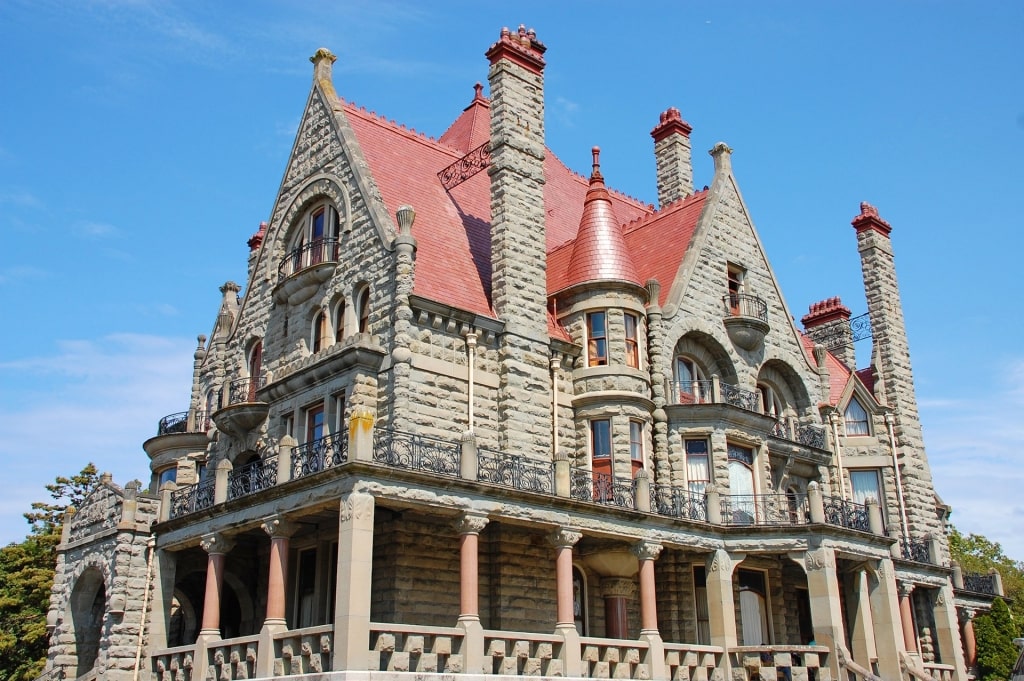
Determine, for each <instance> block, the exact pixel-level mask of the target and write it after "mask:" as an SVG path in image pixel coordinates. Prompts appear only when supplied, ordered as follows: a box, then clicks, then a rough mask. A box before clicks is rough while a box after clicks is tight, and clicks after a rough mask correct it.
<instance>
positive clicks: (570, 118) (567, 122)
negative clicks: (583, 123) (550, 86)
mask: <svg viewBox="0 0 1024 681" xmlns="http://www.w3.org/2000/svg"><path fill="white" fill-rule="evenodd" d="M579 109H580V105H579V104H578V103H576V102H574V101H572V100H571V99H567V98H565V97H555V106H554V110H553V111H552V113H553V114H554V116H555V119H556V120H558V122H559V123H561V124H562V125H564V126H565V127H567V128H571V127H573V126H574V125H575V124H576V113H577V112H578V111H579Z"/></svg>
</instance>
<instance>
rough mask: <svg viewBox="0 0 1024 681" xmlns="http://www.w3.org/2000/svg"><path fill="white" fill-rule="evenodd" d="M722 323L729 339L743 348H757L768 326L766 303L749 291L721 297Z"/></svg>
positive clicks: (750, 349)
mask: <svg viewBox="0 0 1024 681" xmlns="http://www.w3.org/2000/svg"><path fill="white" fill-rule="evenodd" d="M722 305H723V307H724V308H725V317H724V318H723V320H722V321H723V323H724V324H725V330H726V332H727V333H728V334H729V339H730V340H731V341H732V342H733V343H734V344H735V345H736V346H737V347H740V348H742V349H744V350H748V351H752V350H757V349H758V348H760V347H761V345H762V344H763V343H764V337H765V335H766V334H767V333H768V330H769V329H770V328H771V327H769V326H768V303H766V302H765V301H764V299H763V298H759V297H758V296H754V295H750V294H749V293H730V294H728V295H726V296H723V298H722Z"/></svg>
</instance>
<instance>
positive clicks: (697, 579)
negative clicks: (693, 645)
mask: <svg viewBox="0 0 1024 681" xmlns="http://www.w3.org/2000/svg"><path fill="white" fill-rule="evenodd" d="M693 600H694V606H695V607H694V609H695V610H696V612H697V643H698V644H700V645H703V646H707V645H711V615H710V613H709V611H708V579H707V572H706V571H705V569H704V566H703V565H694V566H693Z"/></svg>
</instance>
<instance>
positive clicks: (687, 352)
mask: <svg viewBox="0 0 1024 681" xmlns="http://www.w3.org/2000/svg"><path fill="white" fill-rule="evenodd" d="M679 356H685V357H689V358H690V359H692V360H693V361H695V362H696V363H697V364H698V365H699V366H700V368H701V369H702V370H703V371H704V372H705V373H706V374H707V377H708V378H709V379H710V378H711V375H712V374H717V375H718V377H719V378H720V379H722V380H723V381H725V382H726V383H736V382H737V380H736V368H735V366H734V365H733V362H732V359H731V358H730V357H729V353H728V351H727V350H726V349H725V348H724V347H723V346H722V344H721V343H719V342H718V341H717V340H715V338H714V337H712V336H709V335H707V334H705V333H703V332H701V331H688V332H687V333H686V334H684V335H683V337H682V338H680V339H679V341H678V342H676V346H675V349H674V350H673V351H672V361H673V365H674V363H675V358H676V357H679ZM673 370H674V368H673Z"/></svg>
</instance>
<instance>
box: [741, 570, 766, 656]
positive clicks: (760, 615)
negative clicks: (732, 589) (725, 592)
mask: <svg viewBox="0 0 1024 681" xmlns="http://www.w3.org/2000/svg"><path fill="white" fill-rule="evenodd" d="M737 581H738V582H739V587H740V632H741V635H740V640H741V642H740V645H744V646H761V645H765V644H767V643H769V640H768V607H767V605H768V604H767V595H768V589H767V585H766V582H767V579H766V576H765V573H764V572H762V571H760V570H745V569H743V568H740V569H739V570H738V571H737Z"/></svg>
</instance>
